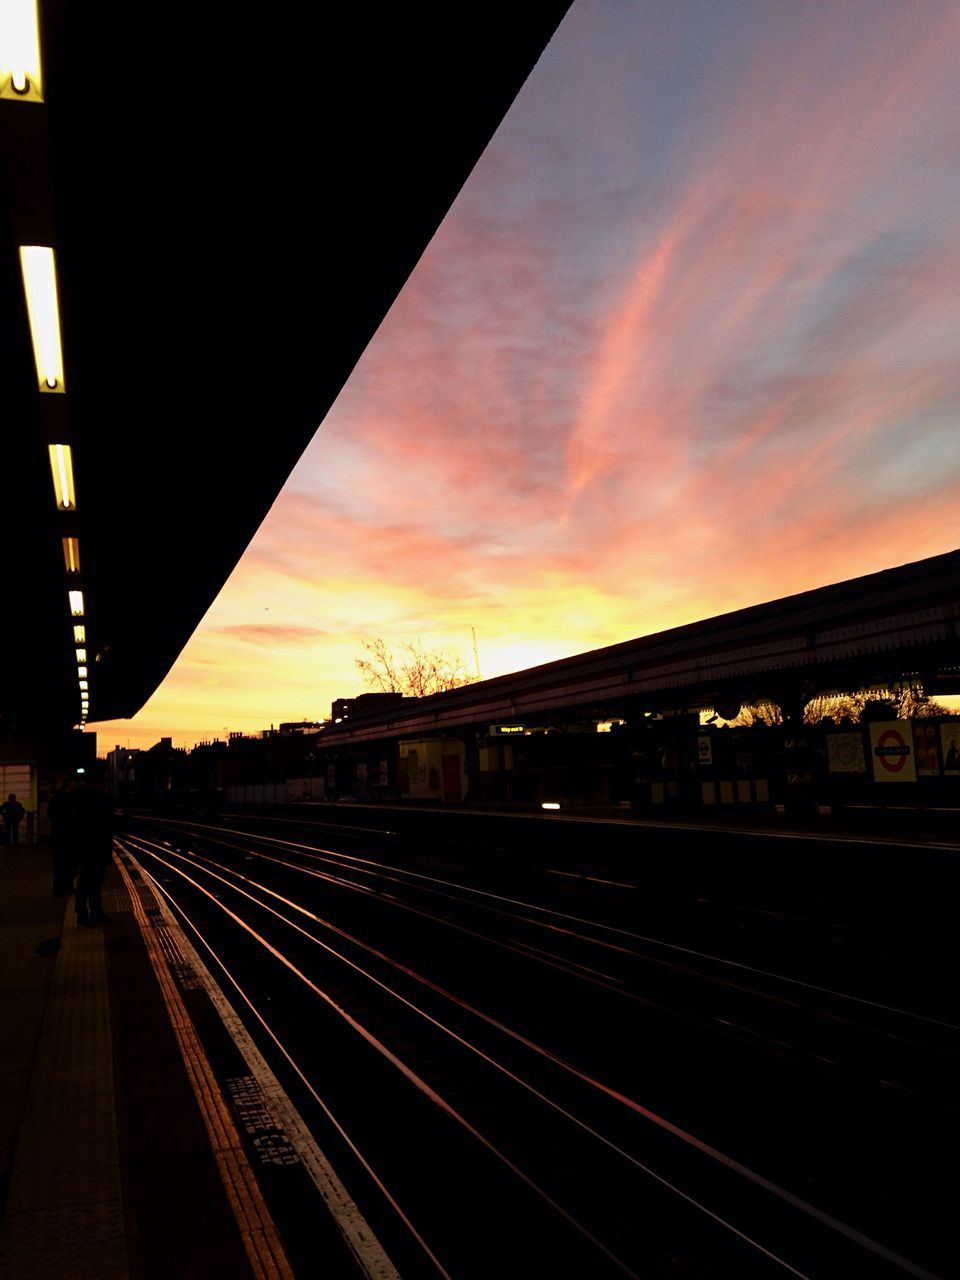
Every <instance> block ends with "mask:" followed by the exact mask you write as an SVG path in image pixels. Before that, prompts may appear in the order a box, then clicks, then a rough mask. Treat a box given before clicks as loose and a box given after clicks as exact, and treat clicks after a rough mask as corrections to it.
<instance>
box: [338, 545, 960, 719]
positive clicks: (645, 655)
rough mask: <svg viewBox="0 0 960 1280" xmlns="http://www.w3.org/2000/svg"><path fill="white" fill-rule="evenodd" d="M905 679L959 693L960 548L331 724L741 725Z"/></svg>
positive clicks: (935, 691)
mask: <svg viewBox="0 0 960 1280" xmlns="http://www.w3.org/2000/svg"><path fill="white" fill-rule="evenodd" d="M901 682H908V683H914V682H915V683H916V684H918V685H921V686H922V687H923V688H924V690H925V691H926V692H928V693H931V694H934V695H937V694H957V693H960V551H949V552H947V553H946V554H945V555H939V556H931V557H929V558H928V559H926V560H917V561H914V562H913V563H912V564H904V565H897V566H896V567H895V568H891V569H884V570H882V571H881V572H880V573H869V574H864V575H863V576H862V577H859V578H850V579H848V580H847V581H845V582H834V583H830V584H829V585H827V586H823V587H816V588H815V589H814V590H812V591H803V592H800V593H799V594H798V595H793V596H784V597H782V598H781V599H779V600H770V601H767V602H765V603H763V604H757V605H752V606H751V607H750V608H747V609H737V610H735V611H734V612H732V613H724V614H721V615H719V616H718V617H715V618H705V619H703V620H702V621H700V622H691V623H688V624H687V625H686V626H682V627H672V628H670V630H668V631H660V632H656V633H655V634H653V635H646V636H640V637H638V638H637V639H635V640H626V641H624V642H623V643H621V644H614V645H609V646H608V647H607V648H604V649H594V650H592V651H591V652H590V653H580V654H576V655H574V656H573V657H570V658H561V659H559V660H558V661H556V662H548V663H545V664H544V665H543V666H540V667H531V668H530V669H529V670H526V671H515V672H512V673H511V674H510V675H505V676H497V677H495V678H494V679H491V680H484V681H483V682H481V683H477V684H471V685H466V686H464V687H463V688H461V689H452V690H450V691H448V692H446V693H437V694H434V695H433V696H432V697H429V698H420V699H410V700H409V702H407V701H406V700H405V701H404V703H403V704H402V705H401V706H400V707H399V708H396V709H390V710H387V711H384V712H381V713H380V714H376V715H369V716H363V717H362V718H361V717H358V716H352V717H351V719H350V722H349V724H340V725H336V726H332V727H329V728H327V729H325V730H324V735H323V740H324V742H325V743H326V742H328V741H329V742H330V743H331V744H335V743H337V742H343V743H344V744H348V743H351V742H364V741H372V740H378V739H381V738H397V737H404V736H406V737H414V736H417V735H422V734H435V733H443V732H447V731H453V730H455V729H457V728H459V727H464V726H476V725H482V724H485V723H490V722H499V723H506V724H510V723H511V722H517V721H524V722H527V723H531V724H533V723H536V724H549V723H561V724H562V723H563V722H564V721H565V719H571V720H576V719H577V717H578V716H585V717H590V716H593V717H595V718H596V717H600V718H604V717H606V716H611V715H621V714H622V715H625V716H631V715H638V714H642V713H644V712H649V713H657V712H663V711H669V712H676V711H684V710H696V709H703V708H707V707H709V708H723V707H726V708H728V710H727V711H725V712H722V714H724V715H728V716H730V717H733V716H735V715H736V714H737V710H738V709H739V707H740V705H741V704H742V703H751V702H757V701H763V700H767V699H769V700H770V701H772V702H776V703H779V704H780V705H781V706H782V707H784V708H785V710H786V711H787V712H788V713H792V714H796V715H798V714H799V713H800V711H801V710H802V707H803V704H804V702H805V701H807V700H808V699H810V698H812V697H814V696H816V695H818V694H823V693H832V692H848V691H852V690H858V689H866V688H870V687H878V688H883V689H886V688H890V687H892V686H894V685H897V684H898V683H901Z"/></svg>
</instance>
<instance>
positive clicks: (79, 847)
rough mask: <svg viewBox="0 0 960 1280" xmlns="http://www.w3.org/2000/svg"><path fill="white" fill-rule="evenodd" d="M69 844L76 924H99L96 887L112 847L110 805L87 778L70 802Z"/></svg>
mask: <svg viewBox="0 0 960 1280" xmlns="http://www.w3.org/2000/svg"><path fill="white" fill-rule="evenodd" d="M69 839H70V845H71V846H72V850H73V855H72V856H73V862H74V865H75V866H76V867H77V869H78V872H79V874H78V876H77V898H76V908H77V924H80V925H84V926H86V925H94V924H102V923H103V921H104V920H105V919H106V916H105V915H104V914H103V908H102V906H101V904H100V890H101V889H102V888H103V878H104V876H105V875H106V873H107V866H108V864H109V862H110V857H111V854H112V851H113V805H112V804H111V803H110V798H109V796H108V795H107V794H106V792H105V791H103V789H102V788H101V787H98V786H96V785H95V784H94V783H91V782H87V783H84V784H83V786H80V787H78V788H77V790H76V791H75V792H74V794H73V798H72V800H71V803H70V837H69Z"/></svg>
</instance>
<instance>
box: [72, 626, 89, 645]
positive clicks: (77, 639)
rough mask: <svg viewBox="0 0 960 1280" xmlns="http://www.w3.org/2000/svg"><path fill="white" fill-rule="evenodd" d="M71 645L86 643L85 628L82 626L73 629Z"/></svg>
mask: <svg viewBox="0 0 960 1280" xmlns="http://www.w3.org/2000/svg"><path fill="white" fill-rule="evenodd" d="M73 643H74V644H86V643H87V628H86V627H85V626H83V625H82V624H81V625H80V626H77V627H74V628H73Z"/></svg>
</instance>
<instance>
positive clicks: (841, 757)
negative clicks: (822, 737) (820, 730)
mask: <svg viewBox="0 0 960 1280" xmlns="http://www.w3.org/2000/svg"><path fill="white" fill-rule="evenodd" d="M826 738H827V768H828V769H829V770H830V772H831V773H866V772H867V760H866V756H865V755H864V753H863V734H862V733H828V734H827V735H826Z"/></svg>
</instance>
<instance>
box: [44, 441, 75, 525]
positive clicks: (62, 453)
mask: <svg viewBox="0 0 960 1280" xmlns="http://www.w3.org/2000/svg"><path fill="white" fill-rule="evenodd" d="M47 450H48V452H49V454H50V471H51V472H52V474H53V491H54V493H55V494H56V495H57V509H58V510H59V511H76V509H77V495H76V491H75V490H74V487H73V453H72V451H71V449H70V446H69V445H68V444H49V445H47ZM74 541H76V539H74Z"/></svg>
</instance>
